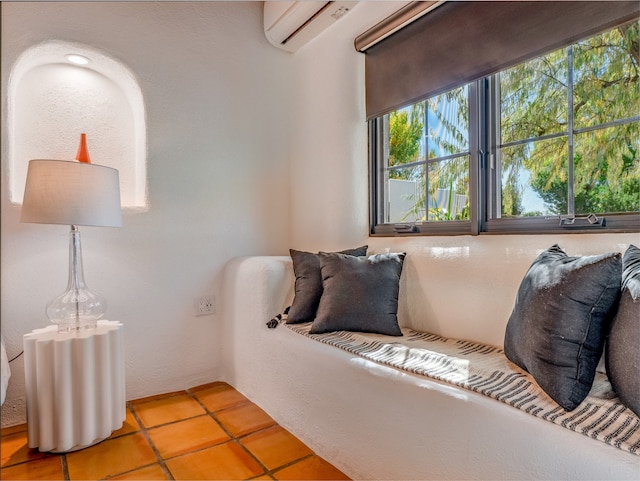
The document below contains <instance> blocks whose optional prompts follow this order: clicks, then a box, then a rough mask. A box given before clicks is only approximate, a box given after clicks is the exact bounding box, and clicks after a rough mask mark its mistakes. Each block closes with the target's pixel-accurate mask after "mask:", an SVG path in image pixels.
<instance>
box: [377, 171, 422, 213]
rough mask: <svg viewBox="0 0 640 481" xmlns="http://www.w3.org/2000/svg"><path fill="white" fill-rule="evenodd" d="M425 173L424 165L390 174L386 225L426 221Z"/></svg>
mask: <svg viewBox="0 0 640 481" xmlns="http://www.w3.org/2000/svg"><path fill="white" fill-rule="evenodd" d="M424 172H425V169H424V165H417V166H414V167H407V168H401V169H394V170H391V171H390V172H389V180H388V194H389V196H388V202H387V212H386V216H385V217H386V219H385V222H386V223H392V224H394V223H398V222H422V221H424V219H425V211H426V209H425V195H424V192H425V189H424V185H425V178H424Z"/></svg>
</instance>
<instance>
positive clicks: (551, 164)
mask: <svg viewBox="0 0 640 481" xmlns="http://www.w3.org/2000/svg"><path fill="white" fill-rule="evenodd" d="M567 152H568V150H567V138H566V137H560V138H557V139H551V140H541V141H537V142H529V143H526V144H520V145H515V146H512V147H504V148H502V149H500V151H499V156H500V161H501V165H502V191H501V193H502V204H501V205H502V217H524V216H526V217H532V216H542V215H552V214H553V215H562V214H566V213H567V190H568V186H567Z"/></svg>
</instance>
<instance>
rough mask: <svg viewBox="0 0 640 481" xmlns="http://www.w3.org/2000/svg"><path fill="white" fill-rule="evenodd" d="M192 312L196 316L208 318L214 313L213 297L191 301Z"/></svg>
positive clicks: (203, 297)
mask: <svg viewBox="0 0 640 481" xmlns="http://www.w3.org/2000/svg"><path fill="white" fill-rule="evenodd" d="M193 311H194V314H195V315H196V316H209V315H211V314H215V313H216V302H215V297H214V296H200V297H196V298H195V299H194V300H193Z"/></svg>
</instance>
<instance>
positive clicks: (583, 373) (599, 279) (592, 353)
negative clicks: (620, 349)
mask: <svg viewBox="0 0 640 481" xmlns="http://www.w3.org/2000/svg"><path fill="white" fill-rule="evenodd" d="M621 269H622V264H621V260H620V254H619V253H608V254H603V255H593V256H583V257H570V256H568V255H567V254H566V253H565V252H564V251H563V250H562V249H561V248H560V247H559V246H557V245H554V246H553V247H551V248H550V249H548V250H546V251H545V252H543V253H542V254H540V255H539V256H538V257H537V258H536V260H535V261H534V262H533V264H532V265H531V267H530V268H529V270H528V271H527V273H526V275H525V277H524V279H523V280H522V283H521V284H520V288H519V290H518V294H517V297H516V304H515V307H514V309H513V312H512V313H511V317H510V318H509V322H508V323H507V329H506V333H505V339H504V352H505V354H506V356H507V358H509V359H510V360H511V361H512V362H514V363H515V364H517V365H518V366H520V367H521V368H522V369H524V370H526V371H528V372H529V373H530V374H531V375H532V376H533V378H534V379H535V380H536V382H537V383H538V385H539V386H540V387H541V388H542V389H543V390H544V391H545V392H546V393H547V394H548V395H549V396H550V397H551V398H552V399H553V400H554V401H556V402H557V403H558V404H559V405H560V406H562V407H563V408H564V409H566V410H567V411H571V410H573V409H575V408H576V407H577V406H578V404H580V403H581V402H582V401H583V400H584V398H585V397H586V396H587V394H588V393H589V390H590V389H591V385H592V384H593V379H594V377H595V372H596V366H597V365H598V361H599V359H600V356H601V355H602V351H603V346H604V339H605V336H606V333H607V331H608V327H609V323H610V322H611V318H612V316H613V314H614V313H615V308H616V306H617V302H618V296H619V293H620V277H621Z"/></svg>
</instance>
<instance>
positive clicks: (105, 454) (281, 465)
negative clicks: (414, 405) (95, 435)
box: [0, 383, 349, 480]
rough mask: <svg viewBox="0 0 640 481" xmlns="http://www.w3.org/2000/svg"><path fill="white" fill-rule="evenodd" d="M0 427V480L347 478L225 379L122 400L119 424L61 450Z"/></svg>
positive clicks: (19, 429)
mask: <svg viewBox="0 0 640 481" xmlns="http://www.w3.org/2000/svg"><path fill="white" fill-rule="evenodd" d="M26 429H27V427H26V425H24V424H23V425H21V426H14V427H10V428H5V429H2V432H1V433H0V434H1V437H0V441H1V445H0V453H1V455H2V463H1V464H0V479H3V480H10V479H28V480H43V479H47V480H52V479H69V480H98V479H134V480H142V479H176V480H200V479H221V480H238V479H277V480H280V479H296V480H330V479H337V480H340V479H349V478H348V477H347V476H345V475H344V474H343V473H342V472H340V471H339V470H338V469H336V468H335V467H333V466H332V465H331V464H329V463H328V462H327V461H325V460H324V459H322V458H320V457H319V456H317V455H315V454H314V453H313V452H312V451H311V450H310V449H309V448H308V447H307V446H305V445H304V444H303V443H302V442H300V441H299V440H298V439H297V438H296V437H295V436H293V435H292V434H291V433H289V432H288V431H286V430H285V429H283V428H282V427H280V426H279V425H278V424H276V422H275V421H274V420H273V419H271V418H270V417H269V416H268V415H267V414H266V413H265V412H264V411H263V410H262V409H260V408H259V407H258V406H256V405H255V404H253V403H252V402H250V401H249V400H248V399H247V398H245V397H244V396H243V395H242V394H240V393H239V392H238V391H236V390H235V389H233V388H232V387H231V386H229V385H228V384H225V383H213V384H207V385H205V386H200V387H197V388H193V389H189V390H187V391H185V392H179V393H172V394H166V395H161V396H154V397H151V398H145V399H140V400H137V401H131V402H129V403H127V419H126V421H125V422H124V425H123V426H122V428H121V429H119V430H118V431H116V432H114V433H113V434H112V435H111V436H110V437H109V438H108V439H106V440H104V441H102V442H101V443H99V444H96V445H95V446H91V447H89V448H85V449H82V450H80V451H75V452H72V453H67V454H48V453H41V452H39V451H38V450H37V449H29V448H28V447H27V431H26Z"/></svg>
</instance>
